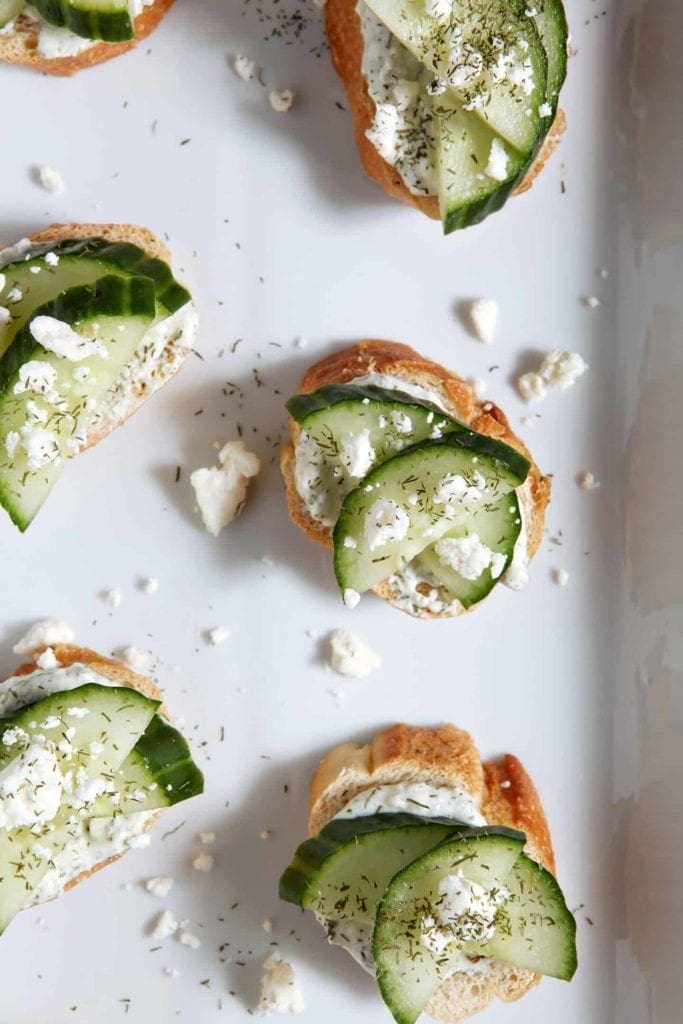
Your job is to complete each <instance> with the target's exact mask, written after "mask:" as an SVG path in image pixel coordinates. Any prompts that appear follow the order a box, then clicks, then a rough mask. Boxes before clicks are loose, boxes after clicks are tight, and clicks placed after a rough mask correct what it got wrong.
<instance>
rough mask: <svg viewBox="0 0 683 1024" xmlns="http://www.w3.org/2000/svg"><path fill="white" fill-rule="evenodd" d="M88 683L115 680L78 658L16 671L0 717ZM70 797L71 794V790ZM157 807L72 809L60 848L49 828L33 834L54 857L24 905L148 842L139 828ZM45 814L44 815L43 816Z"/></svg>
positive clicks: (0, 696) (1, 693) (1, 699)
mask: <svg viewBox="0 0 683 1024" xmlns="http://www.w3.org/2000/svg"><path fill="white" fill-rule="evenodd" d="M87 683H97V684H98V685H99V686H116V685H117V684H116V682H114V681H113V680H111V679H108V678H107V677H106V676H102V675H100V674H99V673H98V672H95V671H93V669H91V668H89V667H88V666H87V665H79V664H75V665H69V666H68V667H66V668H57V669H49V670H45V671H42V670H39V671H36V672H32V673H30V674H29V675H26V676H14V677H12V678H10V679H8V680H7V681H6V682H5V683H3V684H2V687H0V717H3V718H4V717H7V716H8V715H12V714H14V713H15V712H17V711H20V710H21V709H22V708H24V707H26V706H27V705H29V704H33V703H35V702H36V701H38V700H41V699H42V698H43V697H47V696H49V695H50V694H53V693H63V692H65V691H67V690H74V689H76V688H77V687H78V686H84V685H86V684H87ZM48 735H49V729H48ZM6 738H7V737H6V734H5V736H4V737H3V740H4V741H6ZM10 738H11V737H10ZM28 749H31V748H28ZM43 760H44V761H45V764H44V765H43V763H42V761H41V762H40V764H38V766H37V767H39V768H41V770H42V769H43V768H44V769H45V771H48V770H49V765H48V764H47V760H46V758H43ZM32 764H33V765H34V768H33V770H34V771H35V770H37V769H36V767H35V766H36V764H37V761H36V758H32ZM14 765H15V762H12V763H11V764H10V765H9V768H8V769H5V772H8V771H11V770H12V769H13V766H14ZM5 772H3V773H0V797H1V794H2V777H3V775H5ZM62 785H64V782H62ZM15 788H16V787H15ZM41 792H42V790H41ZM93 795H94V794H93ZM71 798H72V799H73V794H72V797H71ZM41 799H42V798H41ZM155 813H156V812H155V811H139V812H138V813H136V814H130V815H126V816H125V817H124V816H123V815H117V816H116V817H112V818H94V819H91V820H90V821H88V820H84V819H82V818H80V817H79V816H78V815H77V814H74V815H73V818H72V819H71V820H70V836H71V839H70V842H69V843H68V845H67V846H66V847H65V848H64V849H63V850H61V851H57V852H55V851H53V850H51V848H50V838H49V831H47V832H46V833H45V834H44V835H42V836H41V837H40V838H38V839H37V840H36V848H35V850H34V852H36V854H37V855H38V856H41V855H44V856H46V857H49V858H50V860H51V862H52V863H51V866H50V868H49V869H48V871H47V872H46V874H45V875H44V876H43V878H42V879H41V881H40V883H39V885H38V886H37V887H36V889H35V890H34V891H33V892H32V893H31V894H30V897H29V898H28V899H27V902H26V906H29V905H34V904H36V903H42V902H43V901H44V900H48V899H53V898H54V897H55V896H58V895H59V894H60V893H61V892H63V891H64V888H65V886H66V885H67V884H68V883H69V882H71V881H73V880H74V879H75V878H77V877H78V876H79V875H80V874H81V873H82V872H84V871H89V870H90V869H91V868H93V867H94V866H95V865H96V864H99V863H101V862H102V861H104V860H107V859H108V858H110V857H115V856H117V855H118V854H121V853H123V852H124V851H125V850H127V849H130V848H132V847H136V846H146V845H147V844H148V843H149V841H150V840H149V836H147V835H143V833H144V830H145V826H146V824H147V822H148V821H149V820H150V819H151V818H153V817H154V815H155ZM43 820H48V819H47V818H43Z"/></svg>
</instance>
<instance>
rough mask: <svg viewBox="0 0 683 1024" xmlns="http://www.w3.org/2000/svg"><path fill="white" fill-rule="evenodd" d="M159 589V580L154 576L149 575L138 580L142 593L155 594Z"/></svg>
mask: <svg viewBox="0 0 683 1024" xmlns="http://www.w3.org/2000/svg"><path fill="white" fill-rule="evenodd" d="M158 589H159V580H157V579H155V578H154V576H150V577H148V578H147V579H144V580H142V581H141V582H140V590H142V592H143V593H144V594H156V592H157V590H158Z"/></svg>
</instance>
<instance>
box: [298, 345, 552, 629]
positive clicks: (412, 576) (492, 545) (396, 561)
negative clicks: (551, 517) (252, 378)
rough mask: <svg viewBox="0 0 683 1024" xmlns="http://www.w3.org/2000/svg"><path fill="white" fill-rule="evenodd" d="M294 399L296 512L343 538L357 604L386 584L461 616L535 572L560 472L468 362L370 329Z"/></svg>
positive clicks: (331, 540) (393, 596)
mask: <svg viewBox="0 0 683 1024" xmlns="http://www.w3.org/2000/svg"><path fill="white" fill-rule="evenodd" d="M287 409H288V410H289V413H290V431H291V443H290V444H287V445H285V447H284V448H283V450H282V456H281V466H282V472H283V475H284V478H285V485H286V491H287V504H288V507H289V514H290V517H291V519H292V520H293V522H295V523H296V524H297V526H299V527H300V528H301V529H302V530H303V531H304V532H305V533H306V534H307V535H308V536H309V537H311V538H312V539H313V540H315V541H317V542H318V543H320V544H323V545H324V546H326V547H332V548H333V549H334V569H335V574H336V577H337V582H338V584H339V588H340V590H341V592H342V595H343V599H344V603H345V604H346V605H347V606H349V607H355V605H356V604H357V603H358V601H359V599H360V597H361V595H362V594H364V593H365V592H366V591H368V590H374V591H375V593H377V594H379V596H380V597H382V598H384V600H385V601H388V602H389V603H390V604H392V605H394V607H396V608H399V609H400V610H401V611H404V612H407V613H408V614H410V615H414V616H417V617H421V618H439V617H449V616H454V615H460V614H462V613H463V612H465V611H468V610H469V609H471V608H474V607H475V606H476V605H477V604H478V603H479V602H480V601H482V600H483V599H484V598H485V597H486V596H487V595H488V594H489V593H490V592H491V591H492V590H493V588H494V587H495V586H496V584H497V583H499V582H500V581H503V582H504V583H507V584H508V586H510V587H512V588H513V589H519V588H520V587H521V586H523V585H524V583H525V582H526V581H527V580H528V575H527V568H526V567H527V564H528V562H529V559H530V558H531V557H532V556H533V555H534V554H535V553H536V549H537V548H538V545H539V543H540V540H541V537H542V535H543V523H544V519H545V508H546V505H547V503H548V500H549V496H550V482H549V480H548V479H547V478H546V477H544V476H543V475H542V474H541V472H540V470H539V469H538V467H537V466H536V465H535V463H534V462H533V461H532V460H531V457H530V455H529V452H528V451H527V449H526V447H525V446H524V444H523V443H522V441H520V439H519V438H518V437H516V436H515V434H513V433H512V431H511V430H510V426H509V424H508V421H507V419H506V418H505V416H504V414H503V413H502V412H501V410H500V409H498V408H497V406H495V405H493V404H492V403H491V402H480V401H479V400H478V399H477V398H476V396H475V394H474V391H473V390H472V388H471V387H470V386H469V385H468V384H466V383H465V381H463V380H462V379H461V378H460V377H458V376H456V374H454V373H451V372H450V371H449V370H446V369H444V367H442V366H439V365H438V364H437V363H433V362H430V361H429V360H427V359H423V358H422V357H421V356H420V355H418V353H417V352H415V351H414V350H413V349H411V348H408V346H407V345H399V344H396V343H394V342H389V341H363V342H360V343H359V344H358V345H355V346H353V347H352V348H348V349H344V350H343V351H341V352H338V353H336V354H335V355H333V356H330V357H328V358H327V359H323V360H322V361H321V362H319V363H317V364H316V365H314V366H312V367H311V368H310V369H309V370H308V371H307V372H306V373H305V374H304V377H303V379H302V381H301V386H300V393H299V394H297V395H295V396H294V397H293V398H291V399H290V400H289V401H288V402H287Z"/></svg>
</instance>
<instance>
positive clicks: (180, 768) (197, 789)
mask: <svg viewBox="0 0 683 1024" xmlns="http://www.w3.org/2000/svg"><path fill="white" fill-rule="evenodd" d="M113 782H114V786H115V790H116V793H117V794H119V798H118V799H117V801H116V804H115V805H114V809H113V810H112V807H111V798H110V797H102V799H101V802H98V804H96V805H95V806H94V807H93V809H92V811H91V812H90V814H89V817H91V818H96V817H103V816H107V817H108V816H109V815H112V814H134V813H136V812H137V811H153V810H157V809H160V808H162V807H172V806H173V805H174V804H177V803H180V802H181V801H182V800H189V799H190V797H192V796H196V795H197V794H199V793H202V792H203V791H204V776H203V775H202V773H201V771H200V770H199V768H198V767H197V765H196V764H195V762H194V761H193V759H192V755H191V753H190V748H189V747H188V745H187V741H186V740H185V738H184V736H182V735H181V733H179V732H178V730H177V729H174V727H173V726H172V725H170V724H169V723H168V722H165V721H164V720H163V718H160V717H159V715H154V717H153V718H152V720H151V722H150V723H149V725H148V726H147V728H146V729H145V731H144V733H143V734H142V736H141V737H140V739H139V740H138V741H137V743H136V744H135V746H134V747H133V749H132V750H131V752H130V754H129V755H128V757H127V758H126V760H125V761H124V762H123V764H122V765H121V767H120V768H119V770H118V772H117V773H116V776H115V777H114V779H113Z"/></svg>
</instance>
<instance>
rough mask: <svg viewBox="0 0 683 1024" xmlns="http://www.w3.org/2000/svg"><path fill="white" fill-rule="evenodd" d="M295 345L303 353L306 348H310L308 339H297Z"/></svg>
mask: <svg viewBox="0 0 683 1024" xmlns="http://www.w3.org/2000/svg"><path fill="white" fill-rule="evenodd" d="M294 344H295V345H296V347H297V348H298V349H301V350H302V351H303V350H304V349H305V348H307V347H308V340H307V339H306V338H297V339H296V341H295V342H294Z"/></svg>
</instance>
